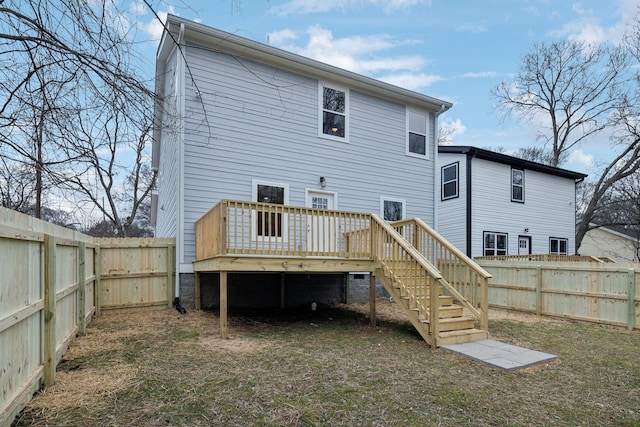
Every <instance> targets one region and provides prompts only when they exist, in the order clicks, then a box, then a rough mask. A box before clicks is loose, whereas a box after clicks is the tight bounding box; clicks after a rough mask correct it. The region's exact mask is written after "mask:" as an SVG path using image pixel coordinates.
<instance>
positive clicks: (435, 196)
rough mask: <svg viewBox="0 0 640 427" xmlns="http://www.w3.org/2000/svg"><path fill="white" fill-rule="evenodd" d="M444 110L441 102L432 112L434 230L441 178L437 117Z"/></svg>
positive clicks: (444, 107)
mask: <svg viewBox="0 0 640 427" xmlns="http://www.w3.org/2000/svg"><path fill="white" fill-rule="evenodd" d="M445 111H447V107H446V106H445V105H444V104H442V105H441V106H440V111H436V112H435V113H434V116H435V118H434V121H435V126H434V130H433V134H434V135H433V139H434V141H435V147H434V149H433V178H434V182H433V187H434V188H433V229H434V230H438V206H439V203H440V197H438V195H439V193H440V188H441V185H442V183H441V182H440V180H441V179H442V178H441V177H440V178H438V177H439V176H440V175H439V174H438V147H439V146H440V144H439V142H438V117H439V116H440V114H442V113H444V112H445Z"/></svg>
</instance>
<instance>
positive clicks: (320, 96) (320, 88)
mask: <svg viewBox="0 0 640 427" xmlns="http://www.w3.org/2000/svg"><path fill="white" fill-rule="evenodd" d="M325 87H327V88H329V89H335V90H339V91H341V92H344V98H345V99H344V138H341V137H339V136H332V135H327V134H326V133H324V132H323V131H322V124H323V114H322V113H323V112H324V102H323V101H324V88H325ZM349 121H350V119H349V89H347V88H346V87H344V86H340V85H336V84H332V83H327V82H322V81H319V82H318V136H319V137H320V138H324V139H331V140H333V141H339V142H349V127H350V126H349Z"/></svg>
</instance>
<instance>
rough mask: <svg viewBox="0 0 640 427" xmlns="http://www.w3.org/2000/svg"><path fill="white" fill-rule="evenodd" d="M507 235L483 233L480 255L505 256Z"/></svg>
mask: <svg viewBox="0 0 640 427" xmlns="http://www.w3.org/2000/svg"><path fill="white" fill-rule="evenodd" d="M507 241H508V235H507V234H506V233H494V232H490V231H485V232H484V242H483V248H482V253H483V255H484V256H494V255H507Z"/></svg>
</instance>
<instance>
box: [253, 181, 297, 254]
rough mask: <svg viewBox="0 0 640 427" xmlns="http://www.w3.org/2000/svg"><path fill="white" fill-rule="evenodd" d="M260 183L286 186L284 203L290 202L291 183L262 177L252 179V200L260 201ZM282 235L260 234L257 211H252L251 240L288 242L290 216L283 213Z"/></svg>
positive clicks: (271, 185)
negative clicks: (266, 179)
mask: <svg viewBox="0 0 640 427" xmlns="http://www.w3.org/2000/svg"><path fill="white" fill-rule="evenodd" d="M258 185H268V186H270V187H282V188H284V205H285V206H286V205H288V204H289V184H283V183H281V182H275V181H265V180H261V179H252V180H251V200H253V201H254V202H260V201H259V200H258ZM282 216H283V218H282V237H278V236H258V226H257V222H256V221H257V220H258V216H257V212H256V211H254V210H252V211H251V240H252V241H254V242H255V241H257V240H260V241H263V242H268V241H271V242H286V241H288V238H289V218H288V216H287V215H286V214H283V215H282Z"/></svg>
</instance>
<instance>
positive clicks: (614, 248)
mask: <svg viewBox="0 0 640 427" xmlns="http://www.w3.org/2000/svg"><path fill="white" fill-rule="evenodd" d="M591 225H592V226H595V228H592V229H591V230H589V231H587V233H586V234H585V235H584V237H583V238H582V243H581V244H580V249H579V251H578V252H579V253H580V255H590V256H595V257H609V258H612V259H613V260H615V261H617V262H633V263H638V262H640V228H638V226H622V225H613V226H607V227H604V226H596V225H595V224H591Z"/></svg>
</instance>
